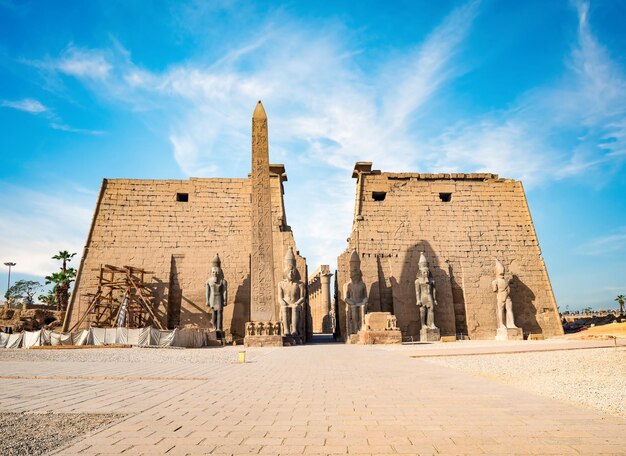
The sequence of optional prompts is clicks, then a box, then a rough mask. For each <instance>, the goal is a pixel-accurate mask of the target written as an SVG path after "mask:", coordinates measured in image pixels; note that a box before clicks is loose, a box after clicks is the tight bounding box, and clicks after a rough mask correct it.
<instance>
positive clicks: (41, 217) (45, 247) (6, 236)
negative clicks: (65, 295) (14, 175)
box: [0, 183, 95, 277]
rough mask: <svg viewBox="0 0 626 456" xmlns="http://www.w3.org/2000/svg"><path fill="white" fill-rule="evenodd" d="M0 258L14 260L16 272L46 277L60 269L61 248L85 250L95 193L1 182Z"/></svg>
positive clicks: (79, 252)
mask: <svg viewBox="0 0 626 456" xmlns="http://www.w3.org/2000/svg"><path fill="white" fill-rule="evenodd" d="M0 193H2V195H5V196H6V198H4V199H3V204H2V205H1V206H0V233H1V234H2V239H3V242H2V243H0V259H3V260H2V261H8V260H11V261H15V263H17V266H16V267H15V270H16V271H17V272H23V273H28V274H33V275H36V276H40V277H43V276H45V275H48V274H50V273H51V272H53V271H54V270H56V269H57V267H58V265H57V264H56V262H55V260H52V259H51V257H52V255H54V254H55V253H57V252H58V251H59V250H70V251H72V252H77V253H78V254H79V255H80V254H81V253H82V247H83V245H84V242H85V237H86V234H87V229H88V228H89V220H90V219H91V214H92V206H93V203H94V201H95V199H94V198H93V197H92V196H80V197H79V196H78V195H76V194H71V195H70V194H60V193H59V194H50V193H42V192H37V191H33V190H30V189H27V188H25V187H20V186H15V185H9V184H5V183H0Z"/></svg>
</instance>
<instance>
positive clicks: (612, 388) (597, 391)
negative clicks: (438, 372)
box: [427, 347, 626, 417]
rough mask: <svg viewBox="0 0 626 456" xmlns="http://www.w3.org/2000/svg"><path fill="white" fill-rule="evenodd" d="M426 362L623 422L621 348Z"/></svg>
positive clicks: (625, 360) (625, 359)
mask: <svg viewBox="0 0 626 456" xmlns="http://www.w3.org/2000/svg"><path fill="white" fill-rule="evenodd" d="M427 360H428V362H432V363H435V364H439V365H444V366H447V367H452V368H455V369H460V370H462V371H464V372H468V373H471V374H474V375H478V376H482V377H487V378H490V379H493V380H496V381H498V382H502V383H506V384H509V385H514V386H516V387H519V388H521V389H524V390H527V391H532V392H533V393H537V394H540V395H543V396H548V397H551V398H554V399H558V400H562V401H565V402H569V403H573V404H578V405H582V406H586V407H592V408H594V409H598V410H601V411H603V412H605V413H609V414H612V415H617V416H621V417H626V348H623V347H617V348H598V349H589V350H568V351H554V352H538V353H515V354H504V355H468V356H442V357H438V358H427Z"/></svg>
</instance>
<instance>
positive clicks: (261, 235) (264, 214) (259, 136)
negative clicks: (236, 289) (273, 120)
mask: <svg viewBox="0 0 626 456" xmlns="http://www.w3.org/2000/svg"><path fill="white" fill-rule="evenodd" d="M250 209H251V220H252V254H251V264H250V267H251V282H250V283H251V299H250V320H251V321H270V320H274V319H275V315H274V313H275V310H274V309H275V302H276V298H275V287H274V249H273V242H272V201H271V189H270V163H269V150H268V141H267V115H266V114H265V109H263V104H261V102H260V101H259V102H258V103H257V105H256V108H255V109H254V114H253V115H252V204H251V207H250Z"/></svg>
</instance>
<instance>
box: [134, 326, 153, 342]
mask: <svg viewBox="0 0 626 456" xmlns="http://www.w3.org/2000/svg"><path fill="white" fill-rule="evenodd" d="M151 333H152V327H151V326H146V327H145V328H141V329H140V330H139V343H138V344H137V345H139V346H140V347H146V346H148V345H150V335H151Z"/></svg>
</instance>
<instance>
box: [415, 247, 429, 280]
mask: <svg viewBox="0 0 626 456" xmlns="http://www.w3.org/2000/svg"><path fill="white" fill-rule="evenodd" d="M417 266H418V268H419V270H420V275H421V276H422V277H425V278H426V277H428V275H429V274H430V270H429V269H428V261H427V260H426V257H425V256H424V252H422V253H420V260H419V262H418V263H417Z"/></svg>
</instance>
